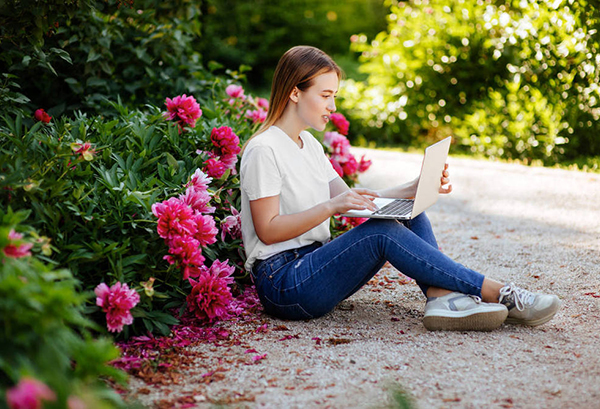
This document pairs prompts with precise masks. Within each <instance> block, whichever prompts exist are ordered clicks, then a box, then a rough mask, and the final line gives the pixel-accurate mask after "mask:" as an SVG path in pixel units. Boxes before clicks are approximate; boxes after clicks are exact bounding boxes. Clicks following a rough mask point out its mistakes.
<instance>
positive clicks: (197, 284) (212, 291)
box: [186, 274, 233, 321]
mask: <svg viewBox="0 0 600 409" xmlns="http://www.w3.org/2000/svg"><path fill="white" fill-rule="evenodd" d="M189 281H190V284H191V285H192V291H191V292H190V294H189V295H188V296H187V299H186V300H187V305H188V310H189V311H191V312H192V313H194V315H195V316H196V318H198V319H200V320H203V321H204V320H206V321H214V320H215V319H218V318H222V317H226V316H227V315H228V309H229V305H230V303H231V301H232V299H233V297H232V295H231V291H230V290H229V287H228V286H227V280H225V279H224V278H221V277H219V276H214V275H211V274H201V275H200V276H199V277H198V281H195V280H193V279H190V280H189Z"/></svg>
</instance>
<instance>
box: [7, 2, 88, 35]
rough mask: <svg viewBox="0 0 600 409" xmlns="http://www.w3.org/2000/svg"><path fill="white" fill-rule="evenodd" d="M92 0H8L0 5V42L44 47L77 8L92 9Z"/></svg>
mask: <svg viewBox="0 0 600 409" xmlns="http://www.w3.org/2000/svg"><path fill="white" fill-rule="evenodd" d="M93 3H94V1H93V0H46V1H43V2H40V1H39V0H5V1H3V2H2V5H1V7H0V43H3V42H10V43H13V44H18V45H21V46H23V45H25V44H27V43H29V44H32V45H34V46H41V45H43V43H44V36H48V35H50V34H52V33H53V32H54V31H55V30H56V29H57V28H58V27H60V25H61V24H64V22H65V21H67V20H68V19H69V18H70V17H72V16H73V15H74V14H75V12H76V11H78V10H79V9H81V10H89V9H90V8H91V6H92V4H93Z"/></svg>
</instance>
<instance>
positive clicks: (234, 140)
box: [210, 126, 241, 156]
mask: <svg viewBox="0 0 600 409" xmlns="http://www.w3.org/2000/svg"><path fill="white" fill-rule="evenodd" d="M210 139H211V141H212V143H213V145H214V146H215V147H216V148H217V152H218V155H220V156H222V155H237V154H238V153H240V150H241V148H240V138H238V136H237V135H236V134H235V133H233V130H232V129H231V128H230V127H228V126H222V127H220V128H213V130H212V131H211V133H210Z"/></svg>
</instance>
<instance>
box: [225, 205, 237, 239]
mask: <svg viewBox="0 0 600 409" xmlns="http://www.w3.org/2000/svg"><path fill="white" fill-rule="evenodd" d="M226 234H229V235H230V236H231V238H232V239H234V240H235V239H241V238H242V222H241V219H240V212H238V211H237V210H236V208H235V207H231V215H230V216H227V217H226V218H225V219H223V220H222V221H221V240H222V241H225V235H226Z"/></svg>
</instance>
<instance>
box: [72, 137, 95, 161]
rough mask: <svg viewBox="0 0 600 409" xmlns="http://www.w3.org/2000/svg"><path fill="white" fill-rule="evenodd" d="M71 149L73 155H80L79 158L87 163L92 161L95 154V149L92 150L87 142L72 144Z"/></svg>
mask: <svg viewBox="0 0 600 409" xmlns="http://www.w3.org/2000/svg"><path fill="white" fill-rule="evenodd" d="M71 149H72V150H73V152H74V153H78V154H80V155H81V158H82V159H84V160H86V161H88V162H89V161H91V160H92V159H94V155H95V154H96V149H94V148H92V144H91V143H89V142H85V143H72V144H71Z"/></svg>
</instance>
